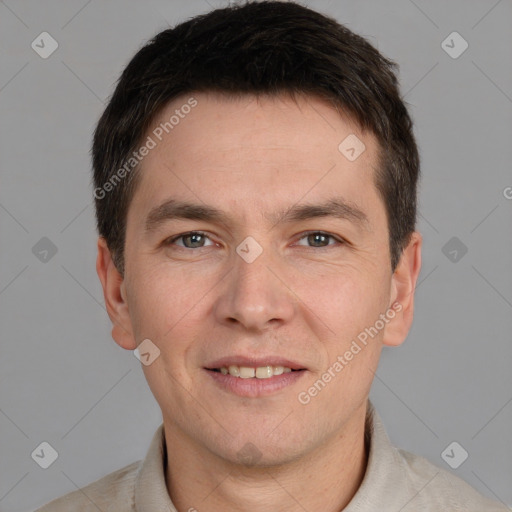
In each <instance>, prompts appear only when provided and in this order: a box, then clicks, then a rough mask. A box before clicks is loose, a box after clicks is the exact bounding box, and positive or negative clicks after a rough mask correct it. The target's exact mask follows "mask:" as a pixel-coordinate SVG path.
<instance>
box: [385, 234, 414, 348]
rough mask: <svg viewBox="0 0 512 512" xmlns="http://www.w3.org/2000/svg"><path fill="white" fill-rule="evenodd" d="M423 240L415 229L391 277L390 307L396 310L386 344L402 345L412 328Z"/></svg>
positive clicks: (386, 332)
mask: <svg viewBox="0 0 512 512" xmlns="http://www.w3.org/2000/svg"><path fill="white" fill-rule="evenodd" d="M422 242H423V239H422V236H421V234H420V233H418V232H417V231H415V232H414V233H413V234H412V235H411V239H410V241H409V244H408V245H407V247H406V248H405V249H404V250H403V252H402V256H401V258H400V262H399V263H398V265H397V268H396V269H395V272H394V273H393V276H392V277H391V280H392V282H391V294H390V300H391V302H390V305H389V307H390V310H391V309H392V310H394V311H395V316H394V318H393V319H392V320H391V321H390V322H389V323H388V324H387V325H386V329H385V331H384V337H383V340H382V342H383V344H384V345H388V346H392V347H396V346H398V345H401V344H402V343H403V342H404V341H405V338H406V337H407V334H408V333H409V330H410V328H411V325H412V320H413V316H414V291H415V288H416V282H417V280H418V276H419V273H420V269H421V246H422Z"/></svg>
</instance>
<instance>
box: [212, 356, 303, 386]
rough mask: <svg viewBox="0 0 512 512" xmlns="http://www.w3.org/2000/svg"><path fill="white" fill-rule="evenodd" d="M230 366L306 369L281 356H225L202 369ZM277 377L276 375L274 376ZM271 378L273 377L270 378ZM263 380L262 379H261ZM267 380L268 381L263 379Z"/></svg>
mask: <svg viewBox="0 0 512 512" xmlns="http://www.w3.org/2000/svg"><path fill="white" fill-rule="evenodd" d="M230 365H235V366H246V367H248V368H260V367H262V366H285V367H287V368H290V369H292V370H307V368H306V367H305V366H304V365H302V364H300V363H298V362H296V361H292V360H290V359H286V358H283V357H282V356H277V355H268V356H258V357H250V356H242V355H239V356H227V357H222V358H220V359H217V360H216V361H213V362H212V363H209V364H208V365H206V366H205V367H204V368H205V370H214V369H219V368H222V367H223V366H224V367H226V368H227V367H229V366H230ZM276 377H277V375H276ZM235 378H236V377H235ZM272 378H273V377H272ZM262 380H263V379H262ZM265 380H268V379H265Z"/></svg>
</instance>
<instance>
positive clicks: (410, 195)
mask: <svg viewBox="0 0 512 512" xmlns="http://www.w3.org/2000/svg"><path fill="white" fill-rule="evenodd" d="M394 68H395V65H394V64H393V63H392V62H391V61H389V60H387V59H386V58H384V57H383V56H382V55H380V54H379V53H378V52H377V50H375V49H374V48H373V47H372V46H371V45H370V44H369V43H368V42H367V41H366V40H364V39H363V38H361V37H359V36H357V35H355V34H353V33H352V32H350V31H349V30H348V29H346V28H345V27H343V26H341V25H339V24H338V23H337V22H336V21H334V20H333V19H330V18H328V17H325V16H323V15H321V14H319V13H317V12H315V11H312V10H310V9H307V8H305V7H302V6H300V5H298V4H295V3H293V2H288V3H282V2H261V3H248V4H245V5H240V6H234V7H229V8H226V9H218V10H215V11H212V12H210V13H208V14H206V15H202V16H198V17H196V18H194V19H192V20H190V21H187V22H186V23H182V24H181V25H178V26H177V27H175V28H173V29H169V30H166V31H164V32H162V33H160V34H158V35H157V36H156V37H155V38H154V39H153V40H152V41H150V43H149V44H147V45H146V46H145V47H144V48H142V49H141V50H140V51H139V52H138V53H137V55H135V57H134V58H133V59H132V61H131V62H130V63H129V65H128V66H127V68H126V69H125V71H124V72H123V74H122V76H121V79H120V81H119V83H118V85H117V88H116V90H115V92H114V94H113V96H112V98H111V100H110V102H109V104H108V106H107V108H106V110H105V112H104V114H103V116H102V118H101V119H100V121H99V124H98V126H97V129H96V131H95V135H94V144H93V165H94V182H95V190H94V195H95V199H96V213H97V224H98V230H99V234H100V237H99V240H98V259H97V271H98V275H99V278H100V280H101V283H102V286H103V290H104V297H105V304H106V307H107V310H108V313H109V316H110V318H111V320H112V323H113V329H112V336H113V338H114V340H115V341H116V343H118V344H119V345H120V346H121V347H123V348H125V349H127V350H136V351H137V352H136V353H137V355H138V357H139V358H140V359H141V362H142V363H143V366H142V368H143V371H144V373H145V376H146V379H147V381H148V384H149V386H150V388H151V390H152V392H153V394H154V396H155V398H156V400H157V402H158V404H159V405H160V407H161V410H162V416H163V424H162V425H161V426H160V428H159V429H158V430H157V432H156V433H155V436H154V438H153V441H152V443H151V446H150V449H149V452H148V454H147V457H146V458H145V460H144V461H141V462H136V463H133V464H131V465H130V466H127V467H126V468H123V469H121V470H119V471H116V472H114V473H112V474H110V475H108V476H106V477H104V478H102V479H100V480H98V481H97V482H94V483H92V484H90V485H89V486H87V487H85V488H83V489H81V490H79V491H76V492H73V493H70V494H69V495H66V496H64V497H62V498H60V499H57V500H55V501H53V502H52V503H50V504H48V505H46V506H45V507H43V508H41V509H40V511H44V512H47V511H69V510H73V511H93V510H94V511H96V510H101V511H105V512H106V511H107V510H112V511H116V512H123V511H134V510H136V511H139V512H153V511H154V512H157V511H158V512H162V511H179V512H185V511H189V512H192V511H200V512H202V511H208V512H217V511H259V510H272V511H279V512H287V511H296V510H307V511H320V510H321V511H324V512H338V511H341V510H343V511H346V512H356V511H358V512H362V511H375V510H379V511H393V512H399V511H404V512H406V511H441V510H443V511H454V510H460V511H462V510H464V511H475V512H476V511H479V512H481V511H484V510H489V511H498V510H506V509H505V507H503V506H501V505H499V504H498V503H494V502H491V501H490V500H488V499H486V498H485V497H483V496H481V495H480V494H479V493H477V492H476V491H475V490H474V489H472V488H471V487H470V486H469V485H468V484H466V483H465V482H463V481H462V480H460V479H459V478H457V477H455V476H454V475H452V474H451V473H449V472H447V471H445V470H442V469H440V468H437V467H435V466H433V465H432V464H430V463H429V462H428V461H426V460H425V459H423V458H421V457H418V456H415V455H413V454H410V453H408V452H405V451H402V450H398V449H396V448H394V447H393V446H391V444H390V441H389V439H388V437H387V435H386V432H385V430H384V427H383V426H382V423H381V421H380V418H379V416H378V414H377V412H376V411H375V409H374V408H373V405H372V404H371V402H370V401H369V399H368V396H369V392H370V387H371V384H372V380H373V377H374V372H375V371H376V369H377V365H378V361H379V356H380V353H381V350H382V347H383V346H384V345H386V346H397V345H400V344H401V343H402V342H403V341H404V340H405V338H406V336H407V333H408V331H409V329H410V327H411V323H412V319H413V309H414V288H415V284H416V281H417V278H418V274H419V272H420V267H421V244H422V239H421V235H420V234H419V233H418V232H417V231H416V230H415V219H416V185H417V180H418V176H419V158H418V151H417V147H416V143H415V139H414V136H413V133H412V122H411V120H410V117H409V115H408V112H407V109H406V107H405V106H404V104H403V102H402V100H401V98H400V93H399V90H398V85H397V79H396V76H395V74H394Z"/></svg>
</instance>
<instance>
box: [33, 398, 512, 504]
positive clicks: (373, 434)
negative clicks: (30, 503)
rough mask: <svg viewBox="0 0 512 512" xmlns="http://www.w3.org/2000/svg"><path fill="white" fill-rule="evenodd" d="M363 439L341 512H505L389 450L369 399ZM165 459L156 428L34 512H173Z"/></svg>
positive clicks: (420, 461) (423, 463)
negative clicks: (359, 472)
mask: <svg viewBox="0 0 512 512" xmlns="http://www.w3.org/2000/svg"><path fill="white" fill-rule="evenodd" d="M365 435H366V439H367V442H368V446H369V454H368V464H367V467H366V471H365V475H364V478H363V481H362V482H361V485H360V487H359V489H358V490H357V492H356V494H355V495H354V496H353V498H352V500H351V501H350V503H349V504H348V505H347V506H346V507H345V508H344V509H343V512H377V511H378V512H427V511H428V512H441V511H442V512H457V511H460V512H462V511H464V512H505V511H509V509H508V508H507V507H505V506H504V505H502V504H501V503H498V502H495V501H491V500H489V499H487V498H485V497H484V496H482V495H481V494H480V493H478V492H477V491H476V490H475V489H473V488H472V487H471V486H470V485H469V484H467V483H466V482H465V481H464V480H462V479H460V478H459V477H457V476H455V475H454V474H452V473H451V472H449V471H447V470H444V469H441V468H439V467H437V466H435V465H433V464H431V463H430V462H429V461H427V460H426V459H425V458H423V457H420V456H418V455H414V454H412V453H409V452H407V451H405V450H401V449H397V448H395V447H394V446H393V445H392V444H391V442H390V440H389V437H388V435H387V433H386V431H385V429H384V426H383V424H382V421H381V418H380V416H379V415H378V413H377V411H376V410H375V408H374V406H373V404H372V403H371V401H370V400H368V408H367V415H366V425H365ZM167 456H168V457H172V453H169V454H166V444H165V436H164V429H163V424H162V425H160V426H159V427H158V429H157V431H156V432H155V434H154V436H153V440H152V441H151V445H150V447H149V450H148V452H147V455H146V457H145V458H144V460H142V461H138V462H134V463H133V464H130V465H129V466H126V467H124V468H122V469H119V470H117V471H115V472H113V473H110V474H108V475H107V476H105V477H103V478H101V479H99V480H97V481H95V482H93V483H91V484H89V485H87V486H86V487H83V488H82V489H79V490H77V491H73V492H71V493H69V494H66V495H64V496H62V497H61V498H58V499H56V500H54V501H52V502H50V503H48V504H47V505H45V506H43V507H42V508H39V509H38V510H36V512H98V510H100V511H101V512H177V510H176V508H175V507H174V505H173V503H172V501H171V498H170V497H169V493H168V491H167V486H166V482H165V465H166V459H167ZM205 510H206V508H205ZM181 512H185V511H181Z"/></svg>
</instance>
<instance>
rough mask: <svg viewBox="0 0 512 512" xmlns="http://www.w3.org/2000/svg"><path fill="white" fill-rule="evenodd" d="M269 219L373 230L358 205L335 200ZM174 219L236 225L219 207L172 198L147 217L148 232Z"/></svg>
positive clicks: (273, 215)
mask: <svg viewBox="0 0 512 512" xmlns="http://www.w3.org/2000/svg"><path fill="white" fill-rule="evenodd" d="M265 217H266V219H267V220H268V221H269V222H271V223H272V226H275V225H276V224H289V223H293V222H300V221H304V220H309V219H314V218H318V217H334V218H338V219H343V220H348V221H350V222H353V223H354V224H357V225H359V226H361V227H365V228H366V229H369V220H368V217H367V216H366V214H365V213H364V212H363V211H362V210H361V209H360V208H358V207H357V206H356V205H354V204H351V203H348V202H347V201H345V200H344V199H343V198H341V197H334V198H331V199H329V200H328V201H325V202H323V203H318V204H312V203H306V204H296V205H293V206H292V207H290V208H289V209H288V210H285V211H281V212H277V213H274V214H266V215H265ZM173 219H189V220H199V221H206V222H213V223H218V224H224V225H226V226H230V225H231V224H232V221H231V219H230V217H229V215H228V214H227V213H226V212H224V211H222V210H219V209H218V208H216V207H213V206H209V205H205V204H194V203H190V202H187V201H180V200H177V199H172V198H171V199H167V200H166V201H164V202H163V203H162V204H160V205H159V206H155V207H154V208H152V209H151V210H150V212H149V214H148V216H147V217H146V225H145V231H146V233H150V232H152V231H155V230H156V229H157V228H158V227H159V226H160V225H161V224H163V223H164V222H166V221H169V220H173Z"/></svg>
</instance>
